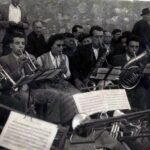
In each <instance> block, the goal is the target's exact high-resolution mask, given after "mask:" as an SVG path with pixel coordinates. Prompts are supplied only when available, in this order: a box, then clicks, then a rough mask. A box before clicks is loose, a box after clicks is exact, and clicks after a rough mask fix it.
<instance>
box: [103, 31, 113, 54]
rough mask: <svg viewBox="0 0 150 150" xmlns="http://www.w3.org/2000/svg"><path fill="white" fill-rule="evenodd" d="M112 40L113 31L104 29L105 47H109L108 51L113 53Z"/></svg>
mask: <svg viewBox="0 0 150 150" xmlns="http://www.w3.org/2000/svg"><path fill="white" fill-rule="evenodd" d="M111 40H112V35H111V32H109V31H104V45H105V48H106V49H107V51H108V52H109V53H111V51H112V49H111Z"/></svg>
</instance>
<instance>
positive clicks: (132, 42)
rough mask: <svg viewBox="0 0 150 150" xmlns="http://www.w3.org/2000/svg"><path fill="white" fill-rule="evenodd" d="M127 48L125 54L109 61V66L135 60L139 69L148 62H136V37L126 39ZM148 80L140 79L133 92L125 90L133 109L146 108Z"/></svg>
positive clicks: (137, 49) (137, 44)
mask: <svg viewBox="0 0 150 150" xmlns="http://www.w3.org/2000/svg"><path fill="white" fill-rule="evenodd" d="M126 44H127V48H126V53H124V54H121V55H116V56H114V57H113V58H112V59H111V64H112V65H113V66H122V67H123V66H124V65H126V63H127V62H129V61H130V60H131V59H134V58H135V61H137V63H136V64H134V65H136V66H137V65H138V66H139V68H140V67H142V66H143V65H145V64H146V63H147V61H148V60H146V59H145V60H142V61H138V59H136V57H137V56H136V54H137V53H138V51H139V47H140V40H139V38H138V37H136V36H134V35H132V36H130V37H128V39H127V42H126ZM147 88H148V80H147V78H146V77H142V79H141V81H140V83H139V85H138V86H137V87H135V88H134V89H133V90H127V95H128V98H129V102H130V103H131V106H132V107H133V108H140V109H145V108H146V107H147V102H148V89H147Z"/></svg>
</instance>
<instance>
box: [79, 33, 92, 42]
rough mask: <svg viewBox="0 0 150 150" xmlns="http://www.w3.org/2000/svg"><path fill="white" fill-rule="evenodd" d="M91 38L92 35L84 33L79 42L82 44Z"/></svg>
mask: <svg viewBox="0 0 150 150" xmlns="http://www.w3.org/2000/svg"><path fill="white" fill-rule="evenodd" d="M89 37H91V36H90V34H87V33H82V34H81V35H79V37H78V40H79V42H80V43H81V42H82V41H83V40H84V39H85V38H89Z"/></svg>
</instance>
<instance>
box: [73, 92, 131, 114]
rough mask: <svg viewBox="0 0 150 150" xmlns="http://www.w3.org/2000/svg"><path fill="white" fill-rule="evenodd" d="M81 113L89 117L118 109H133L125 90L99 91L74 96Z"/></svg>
mask: <svg viewBox="0 0 150 150" xmlns="http://www.w3.org/2000/svg"><path fill="white" fill-rule="evenodd" d="M73 98H74V101H75V103H76V106H77V109H78V111H79V113H86V114H88V115H91V114H94V113H98V112H105V111H111V110H117V109H120V110H121V109H131V107H130V104H129V101H128V98H127V95H126V91H125V90H124V89H111V90H110V89H109V90H99V91H92V92H86V93H80V94H75V95H73Z"/></svg>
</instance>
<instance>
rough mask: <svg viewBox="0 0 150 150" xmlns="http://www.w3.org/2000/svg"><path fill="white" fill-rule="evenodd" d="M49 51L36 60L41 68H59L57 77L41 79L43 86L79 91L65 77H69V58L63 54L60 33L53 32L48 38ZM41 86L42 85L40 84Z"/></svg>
mask: <svg viewBox="0 0 150 150" xmlns="http://www.w3.org/2000/svg"><path fill="white" fill-rule="evenodd" d="M48 45H49V52H47V53H45V54H43V55H42V56H40V57H38V59H37V61H38V63H39V64H40V66H41V67H42V68H43V69H54V70H57V69H61V72H60V74H59V75H58V76H57V79H54V80H53V81H50V80H49V81H48V80H45V81H42V85H44V86H45V87H44V88H48V87H51V88H54V89H57V90H59V91H60V92H65V93H66V92H67V93H72V94H74V93H77V92H79V91H78V90H77V89H76V88H75V87H74V86H73V85H71V84H70V83H69V82H68V81H67V79H69V78H70V76H71V73H70V68H69V60H68V57H67V55H65V54H63V53H62V51H63V46H64V38H63V36H62V34H55V35H53V36H51V37H50V39H49V44H48ZM46 86H47V87H46ZM42 87H43V86H42Z"/></svg>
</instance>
